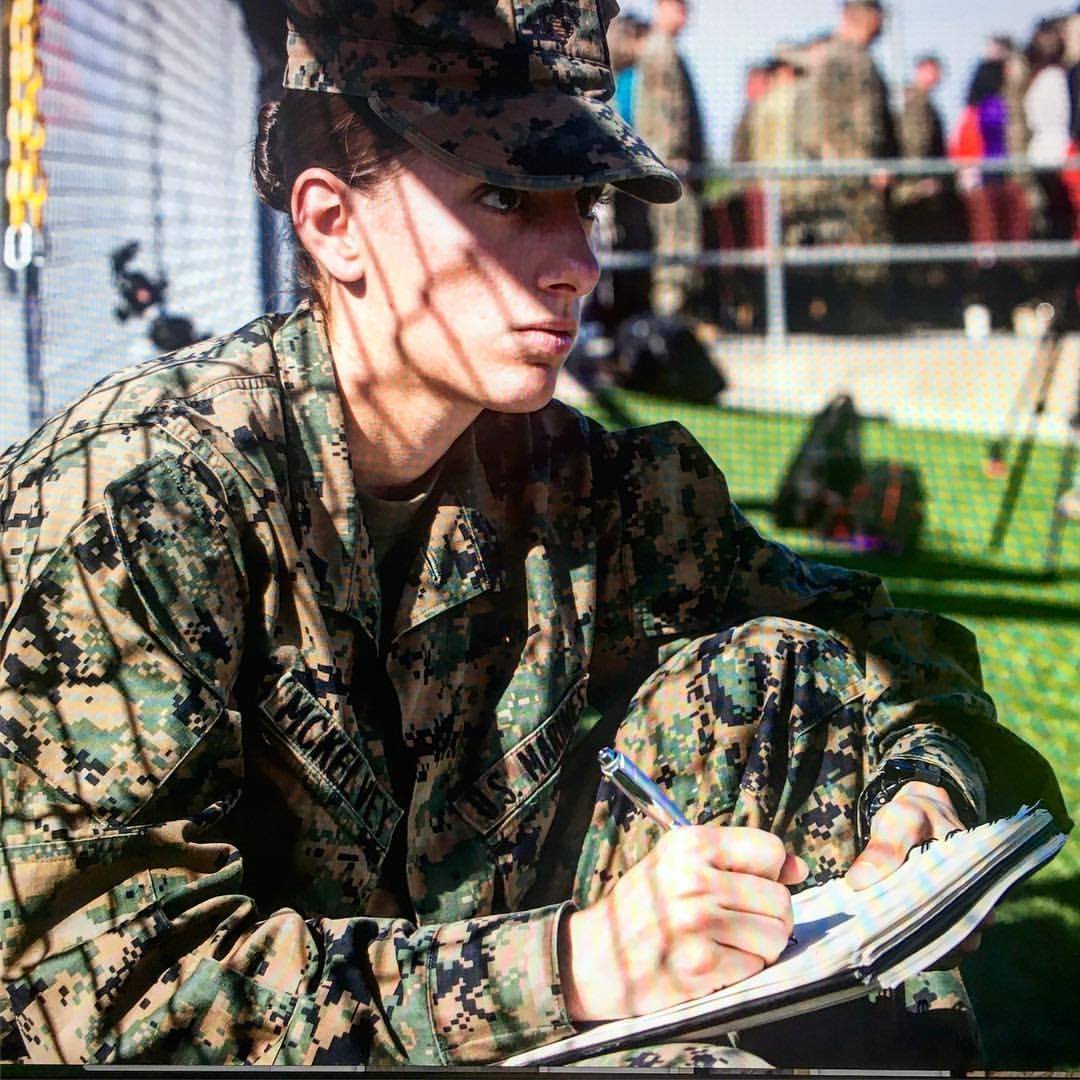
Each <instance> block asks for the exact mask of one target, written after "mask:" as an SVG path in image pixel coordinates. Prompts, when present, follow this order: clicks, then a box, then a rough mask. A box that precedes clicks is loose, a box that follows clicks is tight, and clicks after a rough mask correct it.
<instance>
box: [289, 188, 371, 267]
mask: <svg viewBox="0 0 1080 1080" xmlns="http://www.w3.org/2000/svg"><path fill="white" fill-rule="evenodd" d="M351 190H352V189H351V188H350V187H349V185H348V184H346V183H345V181H344V180H341V179H340V178H338V177H337V176H335V175H334V174H333V173H332V172H329V171H328V170H327V169H305V170H304V171H303V172H302V173H301V174H300V175H299V176H298V177H297V178H296V182H295V183H294V184H293V189H292V219H293V224H294V227H295V229H296V235H297V237H298V238H299V240H300V243H301V244H303V245H304V247H305V248H306V249H307V251H308V254H310V255H311V257H312V258H313V259H314V260H315V261H316V262H317V263H318V264H319V265H320V266H321V267H322V268H323V269H324V270H325V271H326V272H327V273H328V274H330V276H331V277H334V278H336V279H337V280H338V281H343V282H357V281H360V280H361V279H362V278H363V276H364V272H365V270H366V264H365V260H364V248H363V245H362V244H361V243H360V234H359V230H358V229H357V227H356V226H357V221H356V213H355V209H354V203H353V200H352V199H351V198H350V195H351Z"/></svg>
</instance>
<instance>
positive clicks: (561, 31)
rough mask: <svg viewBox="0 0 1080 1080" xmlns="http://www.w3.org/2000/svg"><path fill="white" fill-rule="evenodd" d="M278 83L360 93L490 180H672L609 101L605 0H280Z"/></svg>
mask: <svg viewBox="0 0 1080 1080" xmlns="http://www.w3.org/2000/svg"><path fill="white" fill-rule="evenodd" d="M288 8H289V16H290V32H289V37H288V65H287V68H286V72H285V86H286V87H288V88H290V89H294V90H313V91H318V92H326V93H346V94H353V95H357V96H361V97H364V98H366V99H367V100H368V102H369V103H370V105H371V106H372V108H373V109H374V110H375V112H376V113H378V115H379V116H381V117H382V118H383V119H384V120H385V121H386V122H387V123H388V124H389V125H390V127H392V128H393V129H394V130H395V131H397V132H398V133H399V134H401V135H402V136H404V137H405V139H407V140H408V141H409V142H410V143H412V144H414V145H415V146H417V147H419V148H420V149H421V150H424V151H425V152H427V153H430V154H432V155H434V156H435V157H437V158H439V159H441V160H443V161H444V162H445V163H446V164H447V165H449V166H451V167H453V168H456V169H458V170H460V171H464V172H467V173H469V174H472V175H476V176H479V177H483V178H485V179H487V180H489V181H491V182H492V183H497V184H504V185H508V186H511V187H525V188H556V187H578V186H581V185H586V184H591V185H596V184H603V183H612V184H615V185H616V186H618V187H620V188H624V189H625V190H626V191H628V192H629V193H630V194H633V195H636V196H638V197H639V198H642V199H646V200H648V201H650V202H672V201H674V200H676V199H678V198H679V194H680V190H681V188H680V185H679V181H678V179H677V178H676V177H675V175H674V174H673V173H672V172H671V171H670V170H669V169H668V168H666V167H665V165H664V164H663V162H662V161H661V160H660V158H659V157H658V156H657V155H656V154H655V153H654V152H653V150H651V149H650V148H649V146H648V145H647V144H646V142H644V141H643V140H642V139H641V138H639V137H638V135H636V134H635V133H634V132H633V131H632V130H631V129H630V127H628V126H627V124H626V123H625V121H624V120H622V118H621V117H620V116H619V115H618V113H617V112H616V110H615V109H614V108H613V107H612V106H611V105H610V104H608V100H607V99H609V98H610V97H611V96H612V94H613V93H614V87H615V83H614V76H613V75H612V72H611V65H610V59H609V56H608V49H607V36H606V35H607V25H608V23H609V22H610V21H611V19H612V18H613V17H614V15H615V13H616V12H617V11H618V4H617V3H615V2H613V0H527V2H525V3H522V2H520V0H518V2H514V3H512V2H511V0H468V2H466V3H462V2H461V0H454V2H452V3H451V2H449V0H415V2H413V0H409V2H403V0H375V2H372V0H351V2H350V0H346V2H344V3H341V2H334V3H330V2H329V0H293V2H291V3H290V4H289V5H288Z"/></svg>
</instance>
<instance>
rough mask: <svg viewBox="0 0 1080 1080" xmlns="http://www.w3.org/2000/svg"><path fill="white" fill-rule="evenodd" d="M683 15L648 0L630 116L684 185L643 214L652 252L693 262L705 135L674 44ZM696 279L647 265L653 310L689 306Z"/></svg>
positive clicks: (677, 7) (684, 1) (681, 269)
mask: <svg viewBox="0 0 1080 1080" xmlns="http://www.w3.org/2000/svg"><path fill="white" fill-rule="evenodd" d="M689 17H690V5H689V2H688V0H654V7H653V17H652V29H651V31H650V33H649V36H648V37H647V38H646V40H645V45H644V47H643V48H642V50H641V56H640V59H639V61H638V74H637V78H636V83H635V86H636V92H635V95H634V105H633V115H634V119H635V125H636V129H637V131H638V132H639V133H640V134H641V137H642V138H643V139H644V140H645V141H646V142H647V143H648V144H649V145H650V146H651V147H653V148H654V149H655V150H656V152H657V153H658V154H659V156H660V157H661V158H662V159H663V160H664V161H665V162H667V164H668V165H669V166H670V167H671V168H672V169H674V170H675V172H676V173H677V174H678V175H679V176H680V178H681V179H683V180H684V181H685V183H684V193H683V197H682V198H681V199H680V200H679V201H678V202H676V203H671V204H669V205H665V206H654V207H652V208H651V210H650V215H649V220H650V225H651V228H652V235H653V250H654V252H655V253H656V254H657V255H681V256H685V257H687V258H693V257H694V256H696V255H698V254H700V252H701V250H702V240H703V236H702V231H703V230H702V210H701V200H700V194H701V190H702V186H703V185H702V183H701V180H700V179H699V178H697V177H692V176H691V174H692V173H693V172H694V170H696V169H697V168H698V167H699V166H701V165H702V164H703V163H704V161H705V132H704V127H703V124H702V119H701V110H700V108H699V105H698V100H697V94H696V92H695V90H694V83H693V79H692V78H691V76H690V70H689V68H688V67H687V66H686V61H685V60H684V59H683V58H682V56H680V55H679V50H678V48H677V45H676V42H677V40H678V37H679V35H680V34H681V33H682V32H683V30H684V29H685V27H686V24H687V21H688V19H689ZM702 280H703V275H702V273H701V269H700V267H697V266H691V265H668V266H655V267H654V268H653V273H652V292H651V299H652V309H653V311H654V312H656V314H658V315H675V314H678V313H680V312H684V311H688V310H693V309H695V308H696V307H697V306H698V304H699V303H700V299H701V298H700V289H701V282H702Z"/></svg>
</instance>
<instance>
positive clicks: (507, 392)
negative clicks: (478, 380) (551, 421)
mask: <svg viewBox="0 0 1080 1080" xmlns="http://www.w3.org/2000/svg"><path fill="white" fill-rule="evenodd" d="M538 370H539V371H540V372H542V378H531V379H527V380H526V379H523V380H520V381H518V382H517V384H516V385H511V386H501V387H493V388H492V392H491V394H490V395H489V397H488V400H487V402H486V403H485V408H488V409H490V410H491V411H492V412H501V413H531V412H536V411H537V410H538V409H542V408H543V407H544V406H545V405H547V404H548V402H549V401H551V399H552V398H553V397H554V396H555V382H556V378H557V377H558V371H557V370H556V371H552V370H550V369H548V368H541V369H538Z"/></svg>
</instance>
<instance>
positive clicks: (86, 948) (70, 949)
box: [0, 453, 573, 1065]
mask: <svg viewBox="0 0 1080 1080" xmlns="http://www.w3.org/2000/svg"><path fill="white" fill-rule="evenodd" d="M85 473H86V470H85V469H83V470H78V469H76V470H73V471H72V472H71V475H72V476H73V477H75V479H74V480H73V481H72V489H73V490H74V488H75V485H77V484H80V483H83V484H85V482H86V477H85ZM58 477H59V478H60V479H59V480H58ZM35 482H36V483H37V484H38V486H39V487H40V488H41V489H42V490H43V491H45V490H46V489H49V490H48V491H47V492H46V494H47V495H48V497H47V498H46V497H42V498H37V497H35V498H34V500H32V501H33V504H34V506H35V507H36V509H35V510H34V512H33V513H32V514H30V513H29V512H28V513H26V514H23V513H22V512H21V510H20V509H19V507H20V504H19V499H20V498H22V496H21V495H19V494H16V496H15V501H14V511H13V512H12V514H11V515H10V516H9V517H8V519H7V521H6V522H5V525H6V527H7V541H8V545H7V552H6V554H7V555H8V556H9V558H8V560H7V562H6V564H5V565H6V566H7V567H8V571H7V576H6V581H5V586H6V590H5V594H4V595H3V596H0V599H3V600H4V601H5V607H4V609H3V611H4V617H3V624H2V627H0V663H2V665H3V668H4V672H5V679H4V682H3V686H2V688H0V782H2V787H0V796H2V799H3V839H2V845H0V894H2V895H0V911H2V917H3V924H2V927H0V935H2V936H0V943H2V956H3V961H2V967H3V984H2V990H0V1019H2V1020H3V1021H4V1023H5V1028H6V1031H5V1032H0V1038H3V1041H4V1045H5V1048H6V1052H7V1053H9V1054H11V1053H12V1052H14V1056H16V1057H18V1058H20V1059H21V1060H24V1061H32V1062H39V1063H58V1062H70V1063H78V1062H90V1063H107V1062H131V1061H143V1062H174V1063H187V1064H226V1063H234V1062H246V1063H279V1064H287V1063H288V1064H297V1063H316V1064H373V1065H378V1064H380V1063H383V1064H387V1063H399V1064H400V1063H410V1064H430V1065H437V1064H450V1063H460V1062H481V1061H490V1060H494V1059H497V1058H500V1057H503V1056H505V1055H507V1054H510V1053H513V1052H516V1051H518V1050H521V1049H525V1048H527V1047H530V1046H535V1045H538V1044H539V1043H542V1042H544V1041H547V1040H549V1039H551V1038H555V1037H558V1036H561V1035H566V1034H570V1033H571V1032H572V1030H573V1029H572V1027H571V1025H570V1023H569V1020H568V1017H567V1015H566V1012H565V1008H564V1004H563V999H562V996H561V991H560V987H559V972H558V967H557V952H556V944H555V943H556V931H557V925H558V921H559V918H560V917H561V914H562V912H563V910H564V908H563V906H562V905H556V906H552V907H549V908H542V909H538V910H533V911H527V912H523V913H515V914H507V915H496V916H490V917H485V918H479V919H475V920H470V921H463V922H454V923H447V924H439V925H431V926H424V927H421V928H417V927H415V926H413V925H411V924H410V923H408V922H406V921H403V920H385V919H374V918H364V917H356V918H324V917H319V915H318V913H315V914H312V913H309V912H304V913H301V912H299V911H296V910H290V909H287V908H286V909H282V910H278V911H274V912H260V911H259V910H257V907H256V904H255V902H254V901H253V900H252V898H251V897H250V896H248V895H245V891H244V889H245V882H244V851H243V850H242V847H241V846H240V845H238V844H237V843H236V842H235V838H233V837H231V836H230V825H229V821H230V819H229V814H230V810H231V809H232V808H233V807H235V806H236V804H237V802H238V801H239V799H240V797H241V794H242V791H243V788H244V786H245V784H246V783H248V782H249V780H250V779H251V778H250V777H248V776H246V775H245V768H246V762H247V757H246V755H245V753H244V744H245V739H246V738H248V737H249V736H250V733H249V732H246V731H245V726H246V721H243V720H242V716H241V713H240V712H239V711H238V710H237V708H236V707H235V700H236V699H235V697H234V695H233V694H232V690H233V688H234V686H235V684H236V683H237V681H238V679H242V678H243V675H242V674H241V672H242V671H243V663H244V657H245V652H246V650H247V644H248V642H247V637H248V635H249V634H250V633H251V632H252V627H253V626H254V625H255V624H254V623H253V622H252V621H251V618H249V617H246V615H245V613H246V612H249V608H250V604H249V601H250V599H251V598H250V597H249V595H248V578H247V576H246V574H245V569H244V565H245V547H244V544H243V543H242V542H241V538H240V535H239V532H238V529H237V528H236V526H235V524H234V522H233V518H232V516H231V515H230V512H229V510H228V509H227V506H226V499H225V498H224V496H223V493H222V491H221V490H220V488H219V487H218V486H216V484H215V480H214V477H213V476H212V474H210V473H209V472H208V470H206V469H205V468H204V467H203V466H202V465H201V463H200V462H198V461H197V460H195V459H194V458H192V457H190V456H186V455H184V454H177V453H165V454H158V455H154V456H153V457H152V458H150V459H149V460H147V461H146V462H144V463H143V464H142V465H140V466H138V467H137V468H136V469H134V470H132V471H129V472H128V473H126V474H125V475H124V476H123V477H122V478H121V479H120V480H118V481H116V482H115V483H112V484H110V485H108V487H107V489H106V490H105V495H104V497H103V498H102V499H101V500H100V501H96V502H95V503H94V504H93V505H91V506H89V507H88V508H87V509H86V510H85V513H81V514H78V515H77V517H78V520H77V521H75V522H74V523H73V524H71V525H70V527H66V528H65V529H64V530H63V535H62V537H61V538H60V539H59V540H58V541H56V542H55V543H53V545H52V548H51V550H50V551H48V552H44V551H43V550H42V549H41V548H40V546H38V548H37V556H36V557H35V558H34V559H33V560H31V561H27V560H24V559H23V558H22V556H21V554H20V552H22V551H24V550H26V549H28V548H29V547H33V546H34V545H35V541H34V536H37V537H41V536H44V535H46V534H49V535H51V533H50V529H49V528H48V522H47V520H46V519H47V518H48V515H49V513H50V509H49V508H50V506H57V507H59V506H60V505H61V504H64V503H68V502H70V500H71V497H72V491H66V495H65V490H62V489H65V484H66V481H63V476H62V471H57V470H56V469H54V470H53V472H52V473H51V474H39V476H38V477H37V480H36V481H35V480H34V478H33V477H30V478H29V479H28V477H27V475H26V474H24V475H23V478H22V486H23V491H24V493H25V490H27V485H31V486H32V485H33V483H35ZM76 494H77V492H76ZM76 501H77V500H76ZM12 505H13V504H12V503H11V502H9V503H8V504H7V508H8V509H11V508H12ZM25 505H29V504H28V503H26V504H25ZM57 512H58V513H61V511H59V510H58V511H57ZM30 521H32V522H33V529H32V530H30V529H28V528H27V527H26V525H27V522H30ZM53 532H55V530H53ZM53 539H54V540H55V537H53ZM283 872H286V873H287V872H288V870H287V864H285V865H284V866H283ZM16 1032H17V1035H16V1034H15V1033H16Z"/></svg>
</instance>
